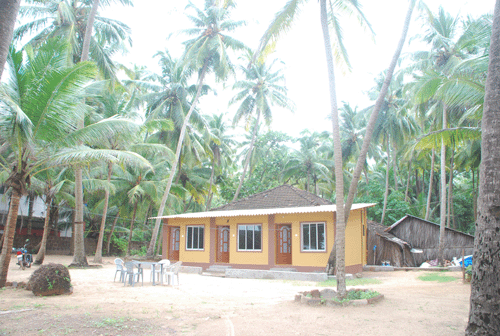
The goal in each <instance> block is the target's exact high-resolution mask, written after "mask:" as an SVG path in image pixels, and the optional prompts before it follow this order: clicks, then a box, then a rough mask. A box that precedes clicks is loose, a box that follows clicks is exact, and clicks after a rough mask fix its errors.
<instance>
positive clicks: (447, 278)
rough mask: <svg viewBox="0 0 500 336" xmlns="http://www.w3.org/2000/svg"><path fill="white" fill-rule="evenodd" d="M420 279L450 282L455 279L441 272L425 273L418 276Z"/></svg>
mask: <svg viewBox="0 0 500 336" xmlns="http://www.w3.org/2000/svg"><path fill="white" fill-rule="evenodd" d="M418 278H419V279H420V280H422V281H437V282H451V281H455V280H457V279H456V278H455V277H452V276H449V275H443V272H434V273H427V274H425V275H421V276H419V277H418Z"/></svg>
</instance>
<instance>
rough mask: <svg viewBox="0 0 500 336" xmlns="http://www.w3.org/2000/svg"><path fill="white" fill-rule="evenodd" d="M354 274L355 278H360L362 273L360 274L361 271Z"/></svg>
mask: <svg viewBox="0 0 500 336" xmlns="http://www.w3.org/2000/svg"><path fill="white" fill-rule="evenodd" d="M354 276H355V277H356V278H358V279H359V278H362V277H363V274H361V273H356V274H355V275H354Z"/></svg>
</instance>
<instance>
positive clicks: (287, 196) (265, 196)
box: [211, 184, 333, 211]
mask: <svg viewBox="0 0 500 336" xmlns="http://www.w3.org/2000/svg"><path fill="white" fill-rule="evenodd" d="M328 204H333V203H332V202H330V201H328V200H326V199H324V198H321V197H319V196H316V195H314V194H312V193H310V192H307V191H304V190H300V189H298V188H295V187H292V186H291V185H288V184H284V185H281V186H278V187H276V188H272V189H269V190H266V191H263V192H260V193H257V194H254V195H251V196H248V197H245V198H242V199H240V200H237V201H234V202H231V203H228V204H225V205H223V206H220V207H218V208H214V209H212V210H211V211H220V210H250V209H275V208H295V207H310V206H317V205H328Z"/></svg>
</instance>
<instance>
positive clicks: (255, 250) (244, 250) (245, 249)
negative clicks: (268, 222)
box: [236, 224, 263, 252]
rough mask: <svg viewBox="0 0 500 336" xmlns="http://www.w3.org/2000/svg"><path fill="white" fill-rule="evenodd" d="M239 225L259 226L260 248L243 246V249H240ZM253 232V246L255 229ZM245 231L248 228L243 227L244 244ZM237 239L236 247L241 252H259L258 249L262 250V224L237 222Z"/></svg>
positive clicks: (246, 231)
mask: <svg viewBox="0 0 500 336" xmlns="http://www.w3.org/2000/svg"><path fill="white" fill-rule="evenodd" d="M241 226H245V227H246V226H259V227H260V249H255V248H254V249H248V248H244V249H240V227H241ZM253 232H254V236H253V245H254V246H255V230H254V231H253ZM247 233H248V230H247V229H246V228H245V246H246V237H247ZM237 234H238V239H237V240H238V241H237V245H236V246H237V247H238V251H241V252H259V251H262V243H263V242H262V239H263V234H262V224H238V232H237Z"/></svg>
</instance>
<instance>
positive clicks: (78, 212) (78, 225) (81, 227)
mask: <svg viewBox="0 0 500 336" xmlns="http://www.w3.org/2000/svg"><path fill="white" fill-rule="evenodd" d="M82 122H83V120H82ZM73 227H74V231H73V236H74V251H73V261H72V262H71V264H70V266H77V267H81V266H88V262H87V257H86V256H85V222H84V221H83V176H82V168H81V167H79V168H76V169H75V221H74V226H73Z"/></svg>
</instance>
